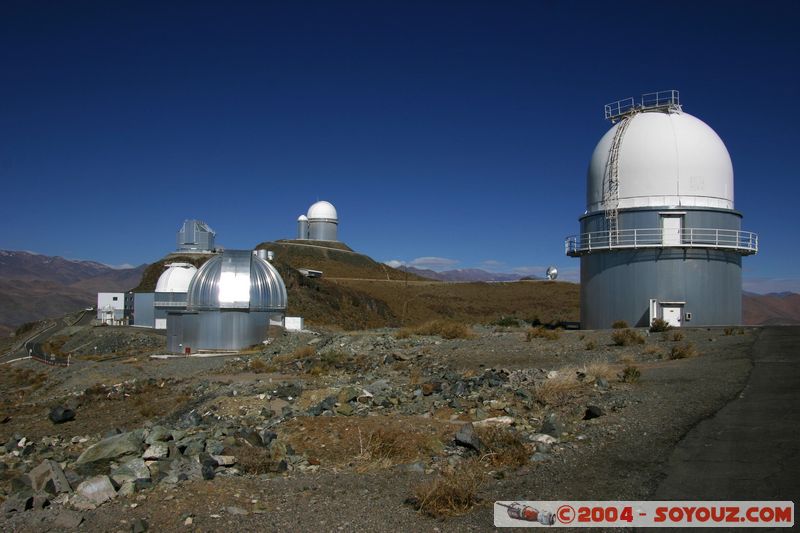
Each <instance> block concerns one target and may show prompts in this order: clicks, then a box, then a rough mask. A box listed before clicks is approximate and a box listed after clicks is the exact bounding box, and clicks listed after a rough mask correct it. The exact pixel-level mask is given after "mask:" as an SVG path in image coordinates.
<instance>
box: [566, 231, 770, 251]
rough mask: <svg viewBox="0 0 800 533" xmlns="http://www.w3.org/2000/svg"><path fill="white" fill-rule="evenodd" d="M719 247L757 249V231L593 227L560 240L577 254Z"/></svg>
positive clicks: (743, 249) (745, 249)
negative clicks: (636, 249)
mask: <svg viewBox="0 0 800 533" xmlns="http://www.w3.org/2000/svg"><path fill="white" fill-rule="evenodd" d="M671 247H675V248H719V249H726V250H735V251H736V252H738V253H740V254H742V255H751V254H755V253H758V234H756V233H753V232H751V231H741V230H731V229H717V228H682V229H678V228H638V229H621V230H617V231H616V232H614V233H613V234H612V232H611V231H608V230H605V231H593V232H589V233H581V234H579V235H570V236H569V237H567V238H566V239H565V241H564V248H565V252H566V254H567V255H572V256H577V255H584V254H587V253H591V252H593V251H595V250H616V249H629V248H671Z"/></svg>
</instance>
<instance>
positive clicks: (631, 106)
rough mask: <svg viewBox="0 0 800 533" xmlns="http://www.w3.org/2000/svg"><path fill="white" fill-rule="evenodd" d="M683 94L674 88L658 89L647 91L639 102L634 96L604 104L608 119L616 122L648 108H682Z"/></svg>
mask: <svg viewBox="0 0 800 533" xmlns="http://www.w3.org/2000/svg"><path fill="white" fill-rule="evenodd" d="M680 108H681V96H680V93H679V92H678V91H676V90H674V89H672V90H669V91H658V92H654V93H645V94H643V95H642V96H641V98H640V99H639V101H638V102H637V101H636V100H634V99H633V98H623V99H622V100H617V101H616V102H611V103H610V104H606V105H605V106H604V111H605V116H606V120H610V121H611V122H616V121H617V120H619V119H620V118H621V117H624V116H627V115H631V114H633V113H638V112H639V111H648V110H656V109H663V110H670V111H674V110H680Z"/></svg>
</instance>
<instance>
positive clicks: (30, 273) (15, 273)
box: [0, 250, 146, 335]
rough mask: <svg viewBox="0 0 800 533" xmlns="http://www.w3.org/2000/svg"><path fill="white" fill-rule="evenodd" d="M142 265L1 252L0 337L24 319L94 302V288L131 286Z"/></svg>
mask: <svg viewBox="0 0 800 533" xmlns="http://www.w3.org/2000/svg"><path fill="white" fill-rule="evenodd" d="M145 266H146V265H142V266H139V267H136V268H124V269H115V268H111V267H109V266H106V265H103V264H101V263H97V262H94V261H73V260H70V259H64V258H63V257H50V256H46V255H39V254H34V253H30V252H16V251H9V250H0V335H8V334H9V333H11V332H12V331H14V329H15V328H16V327H17V326H19V325H20V324H24V323H25V322H30V321H32V320H41V319H43V318H48V317H54V316H60V315H63V314H65V313H69V312H72V311H75V310H77V309H81V308H85V307H89V306H94V305H95V304H96V302H97V293H98V292H106V291H107V292H117V291H119V292H122V291H126V290H128V289H131V288H132V287H135V286H136V285H137V284H138V283H139V280H140V279H141V277H142V272H144V268H145Z"/></svg>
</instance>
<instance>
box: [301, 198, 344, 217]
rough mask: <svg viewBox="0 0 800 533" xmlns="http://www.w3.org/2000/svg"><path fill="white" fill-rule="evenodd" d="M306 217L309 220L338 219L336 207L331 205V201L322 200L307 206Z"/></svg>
mask: <svg viewBox="0 0 800 533" xmlns="http://www.w3.org/2000/svg"><path fill="white" fill-rule="evenodd" d="M308 218H309V220H314V219H328V220H338V219H339V216H338V215H337V214H336V208H335V207H333V204H332V203H330V202H326V201H324V200H322V201H319V202H317V203H315V204H314V205H312V206H311V207H309V208H308Z"/></svg>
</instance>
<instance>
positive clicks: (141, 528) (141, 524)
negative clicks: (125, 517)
mask: <svg viewBox="0 0 800 533" xmlns="http://www.w3.org/2000/svg"><path fill="white" fill-rule="evenodd" d="M147 528H148V524H147V522H146V521H144V520H142V519H141V518H137V519H136V520H134V521H133V524H131V533H144V532H145V531H147Z"/></svg>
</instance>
